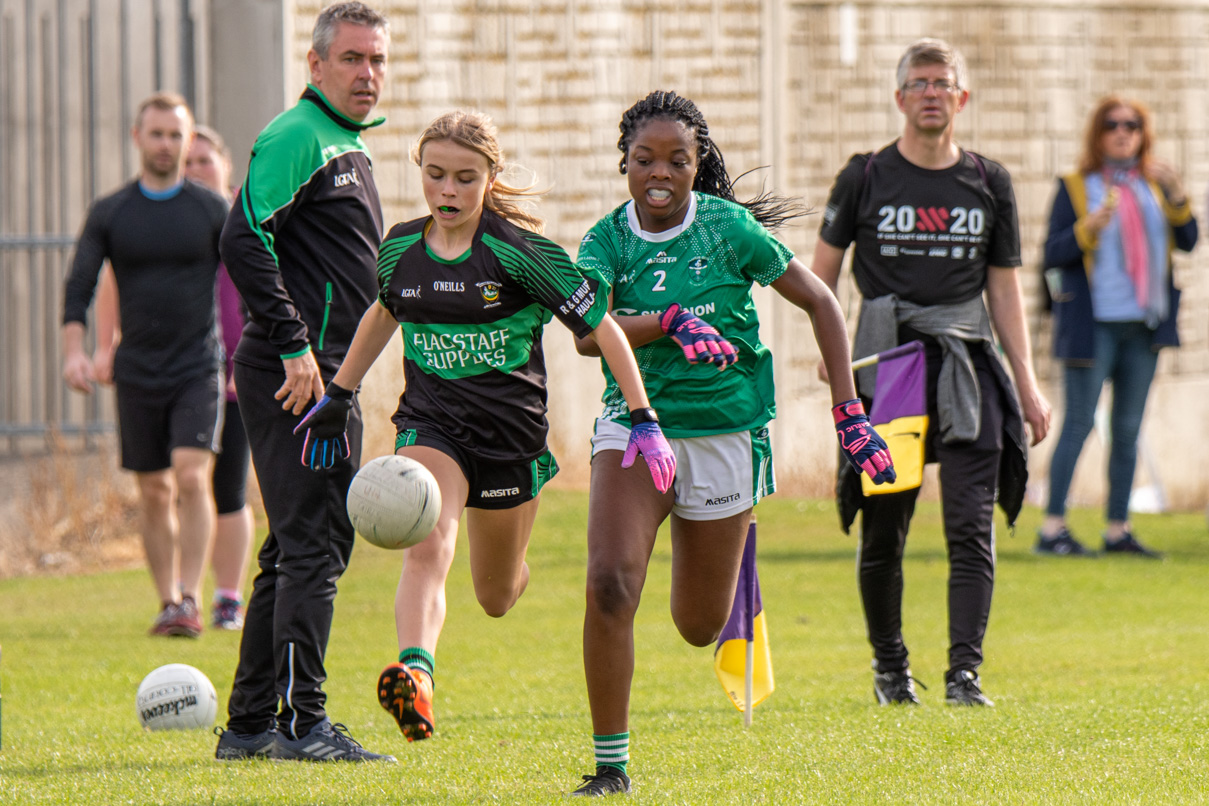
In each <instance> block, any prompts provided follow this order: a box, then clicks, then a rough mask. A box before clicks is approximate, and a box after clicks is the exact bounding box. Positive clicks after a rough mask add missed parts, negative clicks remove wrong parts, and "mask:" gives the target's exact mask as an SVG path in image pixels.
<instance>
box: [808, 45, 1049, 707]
mask: <svg viewBox="0 0 1209 806" xmlns="http://www.w3.org/2000/svg"><path fill="white" fill-rule="evenodd" d="M897 85H898V89H897V90H896V91H895V93H894V99H895V102H896V103H897V105H898V108H899V110H900V111H901V112H902V113H903V118H904V125H903V133H902V136H901V137H900V138H899V139H898V140H896V141H895V142H893V143H891V144H890V145H888V146H886V147H885V148H884V149H882V150H880V151H878V152H876V153H869V154H857V155H855V156H853V157H852V159H851V160H850V161H849V162H848V164H847V165H846V166H845V167H844V169H843V170H842V171H841V172H840V174H839V176H837V177H836V181H835V186H834V187H833V188H832V191H831V196H830V198H829V199H828V201H827V207H826V210H825V212H824V216H823V224H822V228H821V229H820V231H819V239H818V243H817V245H816V246H815V252H814V260H813V264H812V269H813V270H814V272H815V273H816V274H818V275H819V276H820V277H821V278H822V279H823V280H824V281H825V282H826V283H827V284H828V285H829V286H830V287H831V288H832V290H835V289H836V286H837V281H838V279H839V274H840V265H841V262H842V261H843V257H844V252H845V251H846V250H847V248H848V245H849V244H851V243H854V242H855V244H856V247H855V249H854V252H853V260H852V271H853V275H854V277H855V280H856V285H857V288H858V289H859V291H860V293H861V296H862V301H861V313H860V321H859V325H858V328H857V334H856V338H855V340H854V352H855V354H856V357H858V358H859V357H864V356H866V355H871V354H875V353H878V352H881V351H883V350H886V349H889V348H891V347H893V346H895V345H897V344H903V343H906V342H909V341H913V340H919V341H922V342H923V344H924V350H925V356H926V363H927V384H926V389H927V400H928V423H929V425H928V433H927V435H926V436H925V447H926V457H927V461H929V462H937V463H939V464H940V484H941V490H942V509H943V519H944V530H945V540H946V543H947V545H948V553H949V563H950V572H949V602H948V606H949V664H948V666H949V668H948V670H947V671H946V673H945V684H946V685H945V701H946V702H947V703H948V704H950V705H981V706H989V705H992V703H991V701H990V700H989V699H988V698H987V697H986V696H985V695H984V694H983V693H982V688H981V680H980V678H979V676H978V669H979V667H980V666H981V664H982V659H983V656H982V641H983V637H984V635H985V633H986V626H987V618H988V616H989V614H990V608H991V591H992V588H993V586H994V579H995V537H994V520H993V514H994V513H993V509H994V504H995V501H996V500H997V499H998V501H999V504H1000V507H1001V508H1002V509H1003V511H1004V513H1005V514H1006V516H1007V520H1008V523H1009V524H1011V523H1013V522H1014V521H1015V519H1016V515H1017V514H1018V513H1019V511H1020V506H1021V504H1022V502H1023V498H1024V487H1025V481H1026V480H1027V469H1026V464H1025V461H1026V445H1025V433H1024V422H1023V421H1027V422H1028V425H1029V426H1030V428H1031V429H1032V441H1033V444H1036V443H1037V442H1039V441H1040V440H1041V439H1042V438H1044V437H1045V434H1046V431H1047V430H1048V428H1049V419H1050V408H1049V403H1048V402H1047V401H1046V400H1045V398H1044V397H1043V396H1042V394H1041V392H1040V391H1039V390H1038V388H1037V381H1036V378H1035V376H1034V373H1033V367H1032V359H1031V350H1030V348H1029V337H1028V330H1027V328H1026V325H1025V317H1024V302H1023V295H1022V293H1021V290H1020V281H1019V278H1018V277H1017V272H1016V269H1017V268H1018V267H1019V266H1020V264H1021V261H1020V235H1019V229H1018V226H1017V221H1016V203H1015V197H1014V194H1013V192H1012V184H1011V179H1010V178H1009V176H1008V173H1007V171H1006V170H1005V169H1004V168H1003V166H1001V165H999V164H998V163H996V162H993V161H991V160H988V159H986V158H983V157H980V156H978V155H976V154H974V153H972V152H969V151H966V150H964V149H962V148H961V147H960V146H958V145H957V143H956V142H955V141H954V139H953V130H954V126H955V123H956V118H957V114H958V113H959V112H961V110H962V109H963V108H965V105H966V103H967V102H968V101H969V98H970V93H969V90H968V89H967V88H966V87H967V83H966V71H965V62H964V60H963V59H962V57H961V55H960V54H959V53H958V52H957V51H955V50H954V49H953V48H952V47H950V46H949V45H948V44H947V43H945V42H942V41H940V40H936V39H922V40H920V41H918V42H916V43H914V44H913V45H911V46H910V47H909V48H908V49H907V51H906V53H904V54H903V56H902V59H901V60H900V61H899V64H898V74H897ZM984 292H985V294H986V304H984V302H983V293H984ZM988 308H989V315H988ZM992 324H993V325H994V335H993V334H992V329H991V326H992ZM996 335H997V336H998V339H999V344H1000V345H1001V346H1002V350H1003V353H1004V355H1005V356H1006V357H1007V362H1008V364H1010V365H1011V370H1012V375H1013V376H1014V377H1015V380H1016V386H1015V388H1013V386H1012V381H1011V379H1010V378H1009V377H1008V375H1007V373H1006V371H1005V370H1004V367H1003V365H1002V364H1001V363H1000V360H999V358H998V355H997V349H996V344H995V336H996ZM875 372H876V369H872V370H871V371H869V370H862V371H861V372H860V373H858V381H859V388H860V392H861V395H862V397H864V398H865V400H866V406H868V405H869V404H870V400H871V398H872V393H873V381H874V380H875V378H876V375H875V374H874V373H875ZM822 374H823V369H822V366H821V365H820V375H822ZM865 376H868V377H865ZM1017 390H1018V391H1019V402H1017V395H1016V392H1017ZM1022 413H1023V420H1022V416H1021V415H1022ZM918 493H919V489H918V488H916V489H913V490H905V491H901V492H893V493H888V494H881V495H869V496H867V497H866V496H864V495H863V494H862V492H861V488H860V483H859V480H858V478H857V477H856V476H855V475H852V474H850V473H848V472H846V469H845V468H842V467H841V469H840V483H839V486H838V498H839V504H840V512H841V521H842V523H843V526H844V528H845V530H847V529H848V527H849V526H850V525H851V524H852V522H853V520H854V519H855V517H856V512H857V511H858V510H861V511H862V512H863V516H862V520H861V544H860V556H859V577H860V591H861V599H862V602H863V605H864V610H865V620H866V625H867V628H868V634H869V641H870V643H871V644H872V645H873V654H874V661H873V669H874V694H875V695H876V697H877V700H878V702H879V703H880V704H882V705H886V704H891V703H910V704H917V703H918V702H919V700H918V697H917V695H916V692H915V685H914V680H913V678H912V676H911V671H910V667H909V664H908V660H907V647H906V644H905V643H904V641H903V635H902V590H903V576H902V556H903V547H904V545H905V544H906V539H907V530H908V528H909V526H910V522H911V516H912V514H913V512H914V510H915V501H916V497H917V495H918Z"/></svg>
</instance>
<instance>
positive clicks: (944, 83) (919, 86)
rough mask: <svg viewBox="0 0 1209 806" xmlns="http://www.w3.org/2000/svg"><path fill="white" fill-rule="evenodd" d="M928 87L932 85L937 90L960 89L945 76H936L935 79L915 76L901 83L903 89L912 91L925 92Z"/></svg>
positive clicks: (954, 90)
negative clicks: (929, 79) (911, 79)
mask: <svg viewBox="0 0 1209 806" xmlns="http://www.w3.org/2000/svg"><path fill="white" fill-rule="evenodd" d="M928 87H932V88H933V89H935V90H936V91H937V92H957V90H959V89H961V87H959V86H957V84H956V83H954V82H952V81H949V80H948V79H945V78H938V79H936V80H935V81H927V80H925V79H922V78H917V79H915V80H914V81H908V82H907V83H906V84H903V89H904V90H906V91H907V92H913V93H921V92H926V91H927V89H928Z"/></svg>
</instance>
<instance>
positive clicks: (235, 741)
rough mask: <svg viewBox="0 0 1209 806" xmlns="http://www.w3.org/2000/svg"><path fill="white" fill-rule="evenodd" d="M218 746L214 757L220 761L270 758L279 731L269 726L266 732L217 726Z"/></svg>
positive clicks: (215, 731) (215, 732)
mask: <svg viewBox="0 0 1209 806" xmlns="http://www.w3.org/2000/svg"><path fill="white" fill-rule="evenodd" d="M214 735H215V736H217V737H218V747H217V748H215V750H214V757H215V758H216V759H218V760H219V761H247V760H248V759H251V758H268V757H269V751H271V750H272V749H273V742H274V740H275V739H276V738H277V731H275V730H273V729H272V728H269V729H268V730H266V731H265V732H264V733H236V732H235V731H233V730H223V729H222V728H219V727H215V728H214Z"/></svg>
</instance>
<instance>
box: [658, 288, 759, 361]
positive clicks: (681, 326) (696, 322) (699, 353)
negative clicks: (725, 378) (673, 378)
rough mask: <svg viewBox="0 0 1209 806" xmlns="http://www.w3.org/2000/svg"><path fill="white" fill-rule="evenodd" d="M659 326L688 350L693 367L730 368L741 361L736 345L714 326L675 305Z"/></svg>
mask: <svg viewBox="0 0 1209 806" xmlns="http://www.w3.org/2000/svg"><path fill="white" fill-rule="evenodd" d="M659 327H660V328H661V329H662V330H663V332H664V333H666V334H667V335H668V337H669V338H671V340H672V341H674V342H676V343H677V344H679V345H680V349H682V350H684V357H685V358H686V359H688V362H689V363H690V364H696V363H697V362H698V361H700V362H702V363H705V364H715V365H717V367H718V369H726V368H727V367H729V366H730V365H731V364H733V363H735V361H736V360H738V358H739V353H738V352H736V350H735V348H734V346H733V345H732V344H731V343H730V342H729V341H727V340H726V339H724V338H722V334H721V333H719V332H718V331H717V330H716V329H714V326H713V325H711V324H708V323H707V322H705V321H704V320H703V319H701V318H699V317H697V316H694V315H693V314H692V313H690V312H689V311H686V310H685V309H683V308H681V307H680V303H678V302H673V303H672V304H671V305H669V306H668V308H667V310H666V311H664V312H663V314H662V315H660V317H659Z"/></svg>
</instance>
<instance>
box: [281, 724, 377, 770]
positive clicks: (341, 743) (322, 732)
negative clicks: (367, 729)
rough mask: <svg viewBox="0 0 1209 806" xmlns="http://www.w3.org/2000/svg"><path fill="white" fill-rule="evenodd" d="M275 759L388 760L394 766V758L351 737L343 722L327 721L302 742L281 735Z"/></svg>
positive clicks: (314, 729) (303, 738)
mask: <svg viewBox="0 0 1209 806" xmlns="http://www.w3.org/2000/svg"><path fill="white" fill-rule="evenodd" d="M272 757H273V758H275V759H278V760H282V761H284V760H294V761H385V762H387V763H388V764H394V763H395V762H396V759H395V757H394V756H386V755H381V754H379V753H371V752H369V751H368V750H366V749H365V748H364V747H362V746H361V744H360V743H359V742H358V741H357V740H356V739H354V738H353V737H352V736H349V735H348V728H346V727H344V725H341V724H340V723H339V722H336V723H334V724H333V723H332V722H331V721H330V720H328V719H324V720H323V721H322V722H320V723H319V724H318V725H316V726H315V727H313V728H311V732H310V733H308V734H307V735H306V736H303V737H302V738H301V739H287V738H286V737H285V735H283V734H281V733H278V734H277V741H276V742H274V744H273V750H272Z"/></svg>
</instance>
